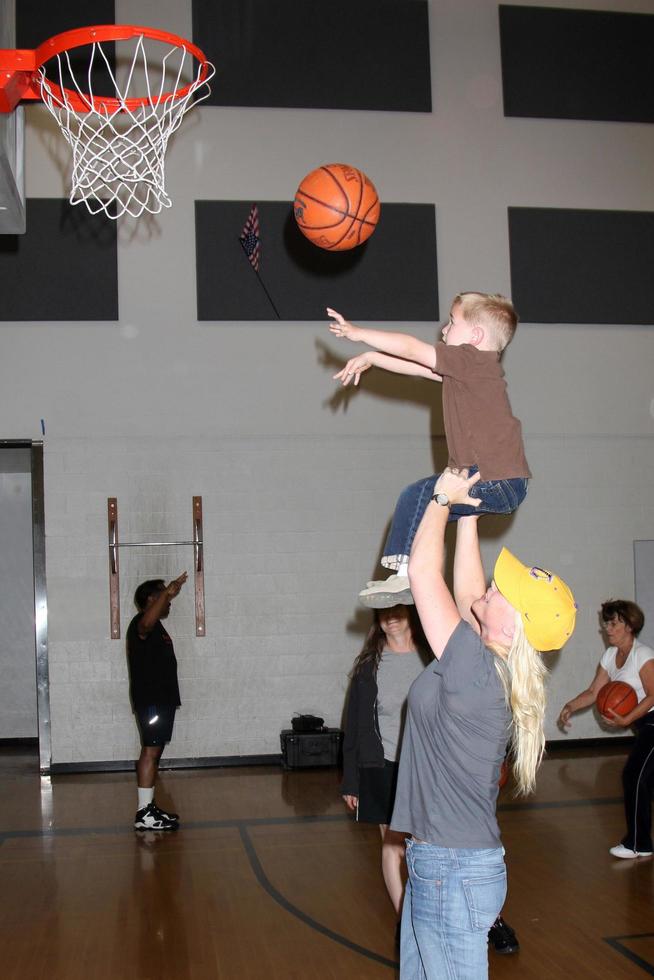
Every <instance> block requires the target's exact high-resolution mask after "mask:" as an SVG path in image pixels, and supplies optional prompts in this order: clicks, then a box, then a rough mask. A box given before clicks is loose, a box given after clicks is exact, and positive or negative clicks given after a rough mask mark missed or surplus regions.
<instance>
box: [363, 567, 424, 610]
mask: <svg viewBox="0 0 654 980" xmlns="http://www.w3.org/2000/svg"><path fill="white" fill-rule="evenodd" d="M359 602H360V603H361V604H362V605H363V606H367V607H368V608H369V609H390V608H391V606H398V605H400V604H401V605H403V606H412V605H413V604H414V602H413V596H412V595H411V589H410V588H409V579H408V578H407V577H406V575H389V577H388V578H387V579H384V580H382V581H377V582H368V587H367V588H366V589H362V590H361V592H359Z"/></svg>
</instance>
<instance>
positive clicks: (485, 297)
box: [452, 293, 518, 351]
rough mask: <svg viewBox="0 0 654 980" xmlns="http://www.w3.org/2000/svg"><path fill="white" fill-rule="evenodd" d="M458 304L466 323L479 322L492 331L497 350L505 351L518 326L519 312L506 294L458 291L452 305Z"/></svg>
mask: <svg viewBox="0 0 654 980" xmlns="http://www.w3.org/2000/svg"><path fill="white" fill-rule="evenodd" d="M457 304H458V305H459V306H460V307H461V315H462V316H463V319H464V320H465V321H466V323H471V324H477V323H478V324H479V325H480V326H483V327H486V329H487V330H489V331H490V334H491V340H492V341H493V344H494V346H495V348H496V350H498V351H503V350H504V348H505V347H506V346H507V344H509V343H510V341H511V340H512V338H513V334H514V333H515V328H516V327H517V326H518V314H517V313H516V311H515V309H514V307H513V303H512V302H511V300H510V299H507V298H506V296H501V295H500V294H499V293H458V295H456V296H455V297H454V300H453V302H452V306H453V307H454V306H456V305H457Z"/></svg>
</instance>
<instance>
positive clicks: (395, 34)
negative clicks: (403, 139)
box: [193, 0, 431, 112]
mask: <svg viewBox="0 0 654 980" xmlns="http://www.w3.org/2000/svg"><path fill="white" fill-rule="evenodd" d="M428 17H429V14H428V5H427V2H426V0H307V2H298V0H275V2H274V3H272V2H271V0H220V2H216V0H193V40H194V41H195V43H196V44H197V45H199V47H200V48H202V50H203V51H204V52H205V54H206V55H207V56H208V57H209V60H210V61H212V62H213V63H214V64H215V66H216V77H215V78H214V80H213V81H212V83H211V87H212V90H213V92H212V95H211V97H210V98H209V100H208V101H207V104H208V105H231V106H286V107H300V108H314V109H385V110H398V111H404V112H410V111H411V112H431V80H430V66H429V20H428Z"/></svg>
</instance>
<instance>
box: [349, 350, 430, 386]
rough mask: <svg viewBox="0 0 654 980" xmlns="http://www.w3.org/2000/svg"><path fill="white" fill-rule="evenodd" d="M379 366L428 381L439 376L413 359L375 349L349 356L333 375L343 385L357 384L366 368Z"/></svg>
mask: <svg viewBox="0 0 654 980" xmlns="http://www.w3.org/2000/svg"><path fill="white" fill-rule="evenodd" d="M371 367H379V368H383V369H384V370H385V371H392V372H393V374H407V375H411V376H412V377H416V378H427V379H428V380H429V381H440V380H441V379H440V376H439V375H438V374H434V372H433V371H431V370H430V369H429V368H428V367H425V366H424V365H423V364H416V362H415V361H405V360H404V359H403V358H401V357H393V356H392V355H391V354H382V353H381V351H377V350H366V351H364V352H363V354H357V356H356V357H351V358H350V360H349V361H348V362H347V364H346V365H345V367H344V368H343V369H342V370H341V371H339V372H338V374H335V375H334V380H335V381H341V382H342V383H343V385H349V384H350V382H354V384H355V385H358V384H359V379H360V378H361V375H362V374H363V372H364V371H367V370H368V368H371Z"/></svg>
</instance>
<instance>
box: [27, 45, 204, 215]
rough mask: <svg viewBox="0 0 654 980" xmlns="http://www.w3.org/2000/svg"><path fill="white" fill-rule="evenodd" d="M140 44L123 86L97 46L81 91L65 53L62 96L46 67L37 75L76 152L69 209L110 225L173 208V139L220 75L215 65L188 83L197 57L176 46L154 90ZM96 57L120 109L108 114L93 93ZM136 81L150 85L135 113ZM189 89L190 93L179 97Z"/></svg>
mask: <svg viewBox="0 0 654 980" xmlns="http://www.w3.org/2000/svg"><path fill="white" fill-rule="evenodd" d="M134 41H135V50H134V57H133V59H132V62H131V66H130V67H129V69H128V70H127V71H126V78H125V82H124V83H121V84H119V83H118V81H117V80H116V76H115V74H114V71H113V69H112V67H111V65H110V63H109V61H108V59H107V56H106V55H105V52H104V51H103V50H102V45H101V43H100V42H97V41H96V42H95V43H93V45H92V51H91V56H90V63H89V67H88V72H87V74H86V76H85V78H84V85H85V90H84V89H82V88H81V87H80V85H78V82H77V79H76V78H75V71H74V69H73V67H72V66H71V62H70V58H69V55H68V52H67V51H64V52H63V53H62V54H60V55H57V56H56V57H57V63H58V71H59V79H58V84H59V89H60V90H59V91H56V90H55V89H54V88H53V87H52V85H51V83H50V82H49V81H48V79H47V78H46V75H45V68H40V69H39V73H40V75H41V82H40V84H41V98H42V99H43V101H44V102H45V104H46V105H47V107H48V109H49V110H50V112H51V113H52V115H53V116H54V118H55V119H56V121H57V123H58V125H59V127H60V128H61V131H62V133H63V135H64V137H65V138H66V140H67V141H68V143H70V145H71V147H72V150H73V171H72V185H71V193H70V203H71V204H81V203H82V202H83V203H84V204H86V207H87V208H88V210H89V211H90V212H91V214H97V213H98V212H100V211H104V212H105V214H106V215H107V216H108V217H109V218H119V217H121V216H122V215H124V214H129V215H132V216H133V217H135V218H137V217H139V215H141V214H143V212H144V211H149V212H150V214H158V213H159V211H161V209H162V208H169V207H171V205H172V201H171V199H170V197H169V196H168V194H167V193H166V184H165V178H166V175H165V158H166V149H167V147H168V140H169V139H170V137H171V135H172V133H174V132H175V130H176V129H178V127H179V126H180V125H181V122H182V119H183V118H184V115H185V114H186V112H188V110H189V109H192V108H193V106H194V105H196V104H197V103H198V102H202V101H203V100H204V99H206V98H207V96H208V95H209V94H210V91H211V90H210V88H209V85H208V82H209V79H211V78H212V77H213V75H214V74H215V68H214V67H213V65H209V73H208V74H207V75H206V77H204V78H201V73H202V69H203V67H204V66H203V65H201V64H200V65H198V66H197V70H195V78H194V80H192V81H191V82H190V84H189V79H188V77H187V76H186V77H185V73H186V72H187V71H188V68H189V65H190V66H191V70H194V69H193V68H192V65H193V60H194V59H193V56H192V55H191V54H190V53H189V52H188V51H187V50H186V49H185V48H184V47H182V46H179V47H173V48H172V49H171V50H169V51H168V53H167V54H166V55H165V56H164V58H163V61H158V63H157V68H158V71H160V73H161V74H160V78H159V79H158V80H157V83H156V88H155V89H154V90H153V86H152V84H151V80H150V77H149V75H148V60H147V55H146V51H145V48H144V44H143V41H144V38H143V35H140V36H138V37H136V38H134ZM96 57H101V58H102V59H103V61H104V66H105V69H106V71H107V72H108V76H109V78H110V79H111V83H112V85H113V86H114V87H115V92H114V93H111V97H112V98H115V99H116V100H117V102H118V106H117V107H116V108H113V107H112V108H107V106H106V105H105V104H104V103H103V102H102V100H101V96H99V95H98V96H94V94H93V90H92V81H91V69H92V68H93V63H94V61H95V59H96ZM206 64H208V63H205V65H206ZM135 75H136V77H137V79H145V86H146V92H145V95H146V96H147V101H144V103H143V104H142V105H139V106H138V107H137V108H129V107H128V105H127V102H128V100H129V99H133V98H134V97H135V96H134V95H133V94H132V95H130V94H129V91H130V85H132V83H133V81H134V80H135V79H134V76H135ZM64 77H65V80H66V81H64ZM69 80H72V86H71V84H70V81H69ZM186 85H188V89H187V91H186V92H185V93H184V94H183V95H181V96H180V95H178V92H179V90H180V88H183V87H185V86H186ZM73 87H74V88H73ZM66 88H68V89H69V90H70V91H71V92H72V91H74V92H75V94H76V95H77V96H78V97H79V98H80V99H81V100H82V102H83V103H84V107H85V111H83V112H82V111H80V110H79V109H76V108H74V107H73V106H72V105H71V103H70V100H69V98H68V97H67V94H66V92H65V89H66ZM102 94H103V95H106V93H102ZM142 95H144V93H143V92H139V93H138V97H141V96H142Z"/></svg>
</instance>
